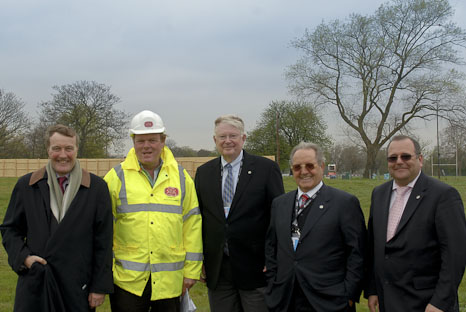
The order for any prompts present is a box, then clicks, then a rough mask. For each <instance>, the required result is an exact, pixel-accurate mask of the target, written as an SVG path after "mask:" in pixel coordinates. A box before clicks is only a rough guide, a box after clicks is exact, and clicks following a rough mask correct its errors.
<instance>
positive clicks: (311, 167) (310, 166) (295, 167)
mask: <svg viewBox="0 0 466 312" xmlns="http://www.w3.org/2000/svg"><path fill="white" fill-rule="evenodd" d="M302 167H304V168H306V170H307V171H312V170H314V168H315V166H314V164H309V163H307V164H302V165H293V166H291V169H293V171H294V172H299V171H301V168H302Z"/></svg>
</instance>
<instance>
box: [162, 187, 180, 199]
mask: <svg viewBox="0 0 466 312" xmlns="http://www.w3.org/2000/svg"><path fill="white" fill-rule="evenodd" d="M165 195H167V196H172V197H176V196H178V189H177V188H176V187H167V188H165Z"/></svg>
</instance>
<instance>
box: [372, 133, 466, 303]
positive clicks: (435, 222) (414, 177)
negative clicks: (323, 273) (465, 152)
mask: <svg viewBox="0 0 466 312" xmlns="http://www.w3.org/2000/svg"><path fill="white" fill-rule="evenodd" d="M387 155H388V157H387V160H388V170H389V171H390V174H391V175H392V177H393V181H390V182H387V183H385V184H382V185H380V186H378V187H376V188H375V189H374V191H373V192H372V201H371V212H370V217H369V225H368V226H369V245H368V249H369V260H368V261H369V265H368V267H369V277H370V278H369V283H368V286H367V289H366V290H365V296H366V297H368V305H369V309H370V311H371V312H375V311H377V306H378V308H379V311H381V312H383V311H387V312H391V311H397V312H403V311H406V312H408V311H409V312H416V311H419V312H421V311H422V312H424V311H425V312H432V311H459V307H458V293H457V292H458V286H459V284H460V282H461V279H462V276H463V273H464V267H465V263H466V247H465V246H466V221H465V216H464V208H463V203H462V201H461V197H460V195H459V193H458V191H457V190H456V189H454V188H453V187H451V186H449V185H447V184H444V183H442V182H440V181H438V180H437V179H434V178H431V177H428V176H426V175H425V174H423V173H422V172H421V168H422V162H423V157H422V155H421V149H420V146H419V143H418V142H416V141H415V140H414V139H412V138H410V137H407V136H401V135H400V136H395V137H394V138H393V139H392V141H391V142H390V144H389V145H388V153H387Z"/></svg>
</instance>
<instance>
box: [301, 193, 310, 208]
mask: <svg viewBox="0 0 466 312" xmlns="http://www.w3.org/2000/svg"><path fill="white" fill-rule="evenodd" d="M309 198H310V197H309V195H307V194H306V193H304V194H303V195H301V197H299V209H304V207H305V206H306V203H307V201H308V200H309Z"/></svg>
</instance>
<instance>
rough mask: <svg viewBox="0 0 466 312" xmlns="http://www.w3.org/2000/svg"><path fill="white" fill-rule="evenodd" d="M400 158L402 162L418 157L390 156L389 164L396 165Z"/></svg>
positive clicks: (407, 155)
mask: <svg viewBox="0 0 466 312" xmlns="http://www.w3.org/2000/svg"><path fill="white" fill-rule="evenodd" d="M398 157H400V159H401V160H402V161H408V160H410V159H411V158H413V157H416V155H411V154H401V155H399V156H398V155H393V156H388V157H387V161H388V162H389V163H396V161H397V160H398Z"/></svg>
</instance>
